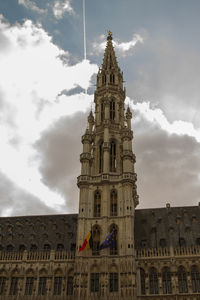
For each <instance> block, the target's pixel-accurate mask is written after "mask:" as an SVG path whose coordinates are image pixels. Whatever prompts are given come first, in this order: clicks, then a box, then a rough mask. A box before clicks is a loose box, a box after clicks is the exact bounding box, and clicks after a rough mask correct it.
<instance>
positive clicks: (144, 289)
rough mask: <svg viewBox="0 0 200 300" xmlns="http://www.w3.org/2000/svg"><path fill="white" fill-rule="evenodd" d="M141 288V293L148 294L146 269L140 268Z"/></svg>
mask: <svg viewBox="0 0 200 300" xmlns="http://www.w3.org/2000/svg"><path fill="white" fill-rule="evenodd" d="M140 288H141V294H142V295H145V294H146V284H145V271H144V269H142V268H140Z"/></svg>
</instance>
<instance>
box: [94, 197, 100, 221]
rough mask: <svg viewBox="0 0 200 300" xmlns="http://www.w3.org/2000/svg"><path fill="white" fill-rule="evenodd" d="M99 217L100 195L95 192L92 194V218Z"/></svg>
mask: <svg viewBox="0 0 200 300" xmlns="http://www.w3.org/2000/svg"><path fill="white" fill-rule="evenodd" d="M100 216H101V193H100V192H99V191H96V192H95V194H94V217H100Z"/></svg>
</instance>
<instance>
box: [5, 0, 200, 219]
mask: <svg viewBox="0 0 200 300" xmlns="http://www.w3.org/2000/svg"><path fill="white" fill-rule="evenodd" d="M199 11H200V1H199V0H192V1H191V0H168V1H166V0H149V1H147V0H101V1H99V0H86V33H87V39H86V41H87V43H86V48H87V59H86V60H84V47H83V19H82V0H71V1H70V0H9V1H6V0H2V1H0V154H1V155H0V204H1V212H0V215H1V216H9V215H24V214H29V215H30V214H49V213H72V212H77V210H78V188H77V186H76V177H77V176H78V175H79V174H80V163H79V155H80V153H81V151H82V147H81V135H82V134H83V133H84V130H85V128H86V125H87V123H86V120H87V115H88V112H89V110H90V107H91V105H92V101H93V93H94V84H95V76H96V73H97V70H98V66H100V65H101V63H102V58H103V51H104V47H105V36H106V32H107V30H108V29H110V30H112V31H113V36H114V45H115V49H116V54H117V57H118V62H119V65H120V68H121V69H122V70H123V72H124V80H125V83H124V84H125V87H126V90H127V99H126V103H129V105H130V107H131V108H132V111H133V116H134V117H133V122H132V126H133V130H134V143H133V147H134V152H135V154H136V157H137V161H136V172H137V174H138V183H137V185H138V194H139V196H140V205H139V208H147V207H162V206H165V204H166V203H171V205H172V206H181V205H197V204H198V202H199V201H200V117H199V111H200V99H199V98H200V68H199V66H200V54H199V49H200V32H199V30H200V29H199V28H200V18H199ZM85 90H87V94H85Z"/></svg>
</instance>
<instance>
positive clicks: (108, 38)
mask: <svg viewBox="0 0 200 300" xmlns="http://www.w3.org/2000/svg"><path fill="white" fill-rule="evenodd" d="M107 40H112V31H110V30H108V36H107Z"/></svg>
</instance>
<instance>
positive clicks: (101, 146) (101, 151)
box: [99, 142, 103, 173]
mask: <svg viewBox="0 0 200 300" xmlns="http://www.w3.org/2000/svg"><path fill="white" fill-rule="evenodd" d="M102 172H103V142H101V143H100V145H99V173H102Z"/></svg>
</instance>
